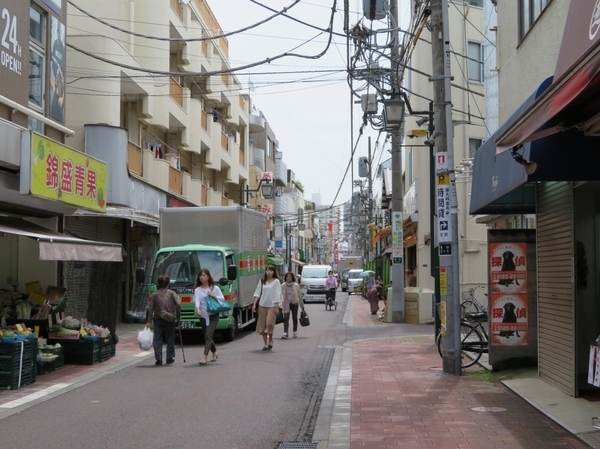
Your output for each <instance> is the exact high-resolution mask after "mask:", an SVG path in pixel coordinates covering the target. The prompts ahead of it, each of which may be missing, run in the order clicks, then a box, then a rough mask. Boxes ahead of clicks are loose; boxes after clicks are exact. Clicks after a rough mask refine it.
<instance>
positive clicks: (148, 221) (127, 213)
mask: <svg viewBox="0 0 600 449" xmlns="http://www.w3.org/2000/svg"><path fill="white" fill-rule="evenodd" d="M75 215H80V216H81V215H83V216H87V217H98V216H106V217H114V218H122V219H125V220H131V221H133V222H136V223H141V224H145V225H147V226H152V227H155V228H158V227H159V217H158V214H153V213H151V212H146V211H142V210H137V209H132V208H130V207H121V206H107V207H106V213H105V214H102V215H101V214H95V213H93V212H89V211H85V210H82V209H79V210H77V212H75Z"/></svg>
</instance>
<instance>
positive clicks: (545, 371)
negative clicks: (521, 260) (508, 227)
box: [537, 182, 576, 396]
mask: <svg viewBox="0 0 600 449" xmlns="http://www.w3.org/2000/svg"><path fill="white" fill-rule="evenodd" d="M537 221H538V222H537V258H538V260H537V269H538V311H539V312H538V314H539V320H538V325H539V343H538V345H539V346H538V347H539V359H538V369H539V375H540V378H542V379H543V380H545V381H546V382H548V383H550V384H551V385H554V386H555V387H556V388H558V389H559V390H561V391H563V392H564V393H566V394H568V395H570V396H575V395H576V392H575V353H576V351H575V302H574V298H575V286H574V275H573V269H574V267H573V260H574V239H573V234H574V223H573V187H572V184H571V183H568V182H545V183H540V184H538V188H537Z"/></svg>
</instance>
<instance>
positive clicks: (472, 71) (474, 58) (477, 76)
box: [467, 42, 483, 83]
mask: <svg viewBox="0 0 600 449" xmlns="http://www.w3.org/2000/svg"><path fill="white" fill-rule="evenodd" d="M467 51H468V57H469V59H467V76H468V78H469V81H477V82H479V83H483V45H482V44H479V43H477V42H469V45H468V50H467Z"/></svg>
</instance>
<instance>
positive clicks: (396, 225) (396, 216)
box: [392, 211, 404, 264]
mask: <svg viewBox="0 0 600 449" xmlns="http://www.w3.org/2000/svg"><path fill="white" fill-rule="evenodd" d="M403 226H404V225H403V223H402V212H396V211H394V212H392V263H393V264H398V263H402V253H403V252H404V250H403V246H404V229H403Z"/></svg>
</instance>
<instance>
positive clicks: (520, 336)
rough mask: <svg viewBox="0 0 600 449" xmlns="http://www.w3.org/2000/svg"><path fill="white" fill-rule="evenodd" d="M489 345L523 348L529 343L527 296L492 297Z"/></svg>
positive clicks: (506, 295) (507, 295)
mask: <svg viewBox="0 0 600 449" xmlns="http://www.w3.org/2000/svg"><path fill="white" fill-rule="evenodd" d="M490 305H491V310H490V316H491V318H492V323H491V328H490V344H491V345H494V346H525V345H527V343H528V342H529V322H528V319H527V315H528V314H529V308H528V301H527V295H523V294H514V295H513V294H505V295H498V294H497V295H492V299H491V303H490Z"/></svg>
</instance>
